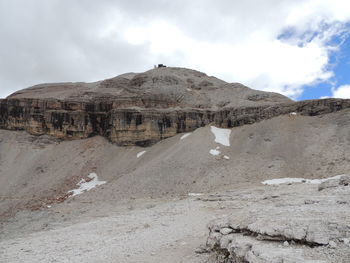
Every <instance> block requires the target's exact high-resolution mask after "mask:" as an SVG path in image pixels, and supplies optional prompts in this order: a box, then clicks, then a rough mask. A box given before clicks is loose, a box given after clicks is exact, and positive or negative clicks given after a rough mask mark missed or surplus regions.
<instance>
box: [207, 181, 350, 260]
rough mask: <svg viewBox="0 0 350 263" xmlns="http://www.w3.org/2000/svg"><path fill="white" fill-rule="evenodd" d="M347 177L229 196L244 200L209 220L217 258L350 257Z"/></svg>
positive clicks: (211, 247)
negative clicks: (238, 206)
mask: <svg viewBox="0 0 350 263" xmlns="http://www.w3.org/2000/svg"><path fill="white" fill-rule="evenodd" d="M349 178H350V176H349V175H344V176H343V177H341V178H340V179H334V180H329V181H326V182H324V183H322V184H321V185H319V186H318V185H310V184H290V185H278V186H266V187H267V188H268V192H261V193H259V192H257V190H256V191H252V192H250V193H249V192H247V193H246V195H245V196H242V195H241V197H243V199H241V200H240V201H238V200H237V199H235V198H233V199H232V196H231V197H230V195H227V196H226V202H228V203H230V204H231V206H232V205H233V206H234V203H236V202H239V203H241V204H242V205H243V204H244V205H243V206H242V207H240V208H239V209H237V208H235V209H232V211H231V212H230V213H229V215H227V216H225V217H224V218H222V219H220V220H214V221H212V222H211V223H210V224H209V230H210V234H209V237H208V240H207V246H208V248H209V250H210V251H211V252H212V253H213V254H214V255H215V256H214V258H215V259H213V262H227V263H228V262H251V263H255V262H259V263H260V262H266V263H271V262H350V247H349V245H348V240H349V239H350V221H349V218H350V210H349V208H350V207H349V205H350V187H349V186H348V184H347V183H346V182H348V180H349ZM327 186H328V187H327ZM223 200H225V198H224V199H223Z"/></svg>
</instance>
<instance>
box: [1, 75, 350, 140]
mask: <svg viewBox="0 0 350 263" xmlns="http://www.w3.org/2000/svg"><path fill="white" fill-rule="evenodd" d="M349 107H350V100H340V99H325V100H312V101H302V102H293V101H291V100H290V99H288V98H286V97H284V96H282V95H280V94H277V93H271V92H262V91H257V90H253V89H250V88H248V87H246V86H244V85H241V84H238V83H231V84H229V83H226V82H224V81H222V80H219V79H217V78H215V77H209V76H207V75H205V74H204V73H201V72H198V71H194V70H189V69H182V68H157V69H154V70H150V71H147V72H145V73H141V74H134V73H129V74H123V75H120V76H117V77H115V78H112V79H107V80H104V81H99V82H95V83H59V84H41V85H37V86H33V87H31V88H28V89H24V90H21V91H18V92H16V93H14V94H12V95H10V96H9V97H7V98H6V99H3V100H0V128H2V129H10V130H26V131H28V132H29V133H31V134H35V135H43V134H48V135H52V136H55V137H58V138H62V139H78V138H87V137H90V136H94V135H97V134H98V135H102V136H105V137H107V138H108V139H109V140H110V141H112V142H114V143H117V144H119V145H139V146H147V145H150V144H152V143H155V142H157V141H159V140H161V139H163V138H167V137H171V136H174V135H175V134H177V133H181V132H188V131H192V130H194V129H196V128H198V127H202V126H205V125H207V124H209V123H215V124H216V125H218V126H221V127H234V126H240V125H243V124H250V123H254V122H256V121H260V120H262V119H268V118H272V117H274V116H278V115H281V114H287V113H289V112H297V113H300V114H303V115H319V114H324V113H330V112H334V111H338V110H341V109H344V108H349Z"/></svg>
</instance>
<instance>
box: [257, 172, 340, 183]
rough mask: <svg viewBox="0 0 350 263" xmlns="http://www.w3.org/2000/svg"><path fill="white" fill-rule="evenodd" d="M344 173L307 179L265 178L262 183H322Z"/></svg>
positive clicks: (338, 177) (337, 177)
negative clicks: (323, 177)
mask: <svg viewBox="0 0 350 263" xmlns="http://www.w3.org/2000/svg"><path fill="white" fill-rule="evenodd" d="M342 176H343V175H342V174H341V175H336V176H333V177H329V178H325V179H305V178H289V177H286V178H278V179H271V180H265V181H263V182H262V184H266V185H279V184H290V183H307V184H320V183H323V182H326V181H328V180H332V179H340V177H342Z"/></svg>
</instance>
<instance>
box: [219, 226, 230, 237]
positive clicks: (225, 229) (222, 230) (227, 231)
mask: <svg viewBox="0 0 350 263" xmlns="http://www.w3.org/2000/svg"><path fill="white" fill-rule="evenodd" d="M232 232H233V230H232V228H228V227H225V228H221V229H220V233H221V234H223V235H228V234H230V233H232Z"/></svg>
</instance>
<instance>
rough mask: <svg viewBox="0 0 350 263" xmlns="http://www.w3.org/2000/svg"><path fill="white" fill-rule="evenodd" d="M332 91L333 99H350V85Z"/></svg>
mask: <svg viewBox="0 0 350 263" xmlns="http://www.w3.org/2000/svg"><path fill="white" fill-rule="evenodd" d="M332 91H333V96H332V97H333V98H341V99H350V85H342V86H340V87H338V88H336V89H333V90H332Z"/></svg>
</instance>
